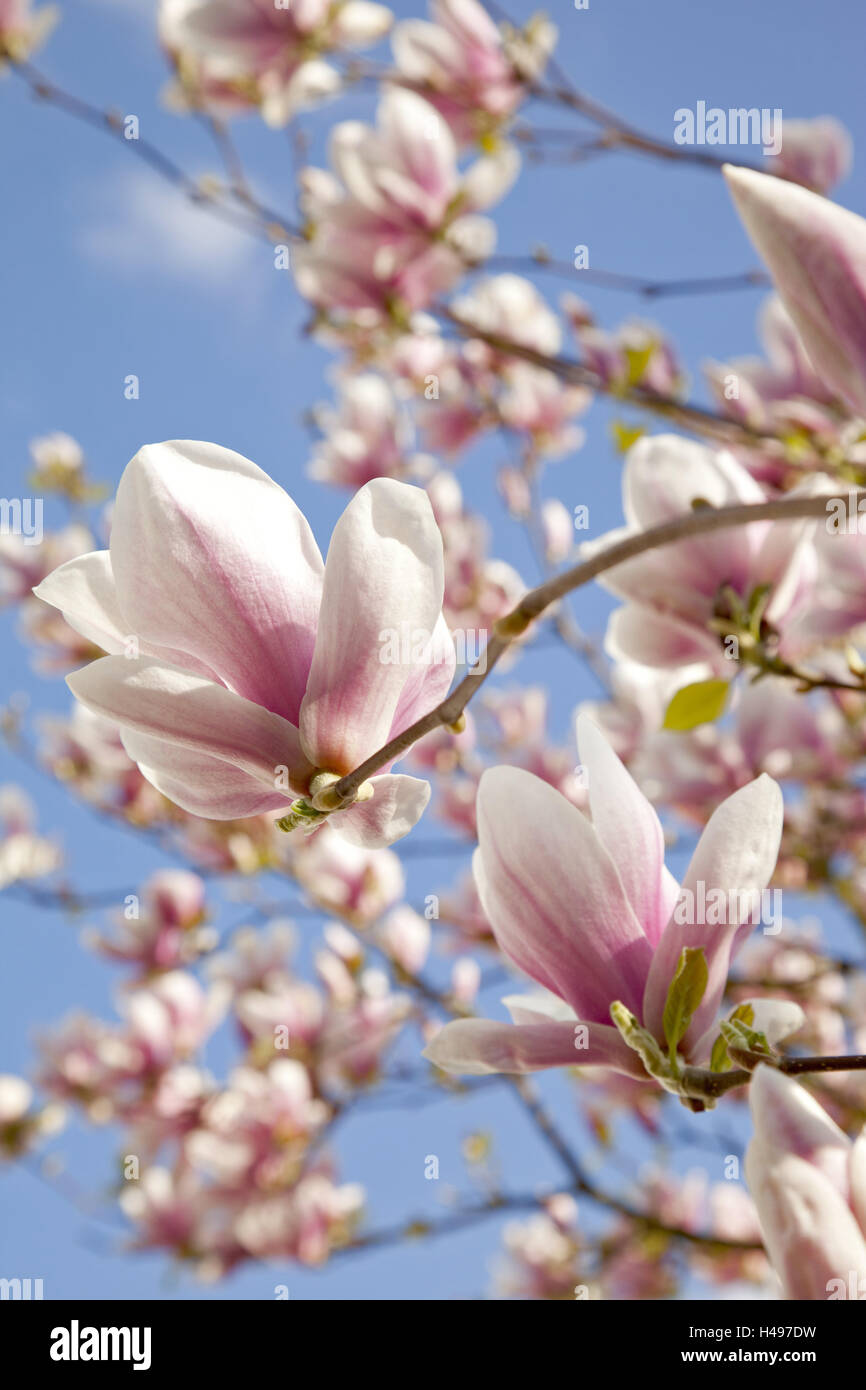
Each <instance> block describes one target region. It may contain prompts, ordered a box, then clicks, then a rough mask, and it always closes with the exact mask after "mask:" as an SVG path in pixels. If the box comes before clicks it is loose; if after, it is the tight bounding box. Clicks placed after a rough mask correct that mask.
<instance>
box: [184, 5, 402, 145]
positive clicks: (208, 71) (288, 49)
mask: <svg viewBox="0 0 866 1390" xmlns="http://www.w3.org/2000/svg"><path fill="white" fill-rule="evenodd" d="M391 21H392V15H391V12H390V10H388V9H387V8H386V7H385V6H384V5H378V4H373V3H371V0H337V3H336V4H334V3H333V0H281V3H280V4H274V3H261V0H161V5H160V12H159V35H160V39H161V42H162V44H163V46H164V47H165V48H166V49H167V51H168V53H169V54H170V55H171V57H172V59H173V61H174V63H175V65H176V67H177V69H178V76H179V80H180V87H179V92H178V93H177V97H178V98H179V99H180V100H181V101H183V100H186V101H187V102H190V103H191V104H193V105H200V104H204V105H206V106H209V107H211V108H212V109H214V108H215V109H217V110H221V111H223V112H227V113H231V112H232V111H233V110H235V109H240V110H242V109H243V108H244V107H245V106H259V107H260V108H261V113H262V117H263V118H264V120H265V121H266V122H267V123H268V125H274V126H281V125H285V124H286V122H287V121H288V120H289V119H290V117H291V116H292V115H293V114H294V113H295V112H296V111H298V110H303V109H305V108H306V107H309V106H314V105H315V104H316V103H317V102H318V101H321V100H322V99H323V98H324V97H328V96H332V95H333V94H334V93H335V92H337V91H338V90H339V88H340V84H341V79H340V74H339V73H338V72H337V70H336V68H334V67H332V66H331V65H330V64H329V63H327V62H326V61H325V60H324V58H323V56H322V55H323V54H324V53H328V52H329V51H333V50H339V49H341V48H363V47H366V46H368V45H369V44H372V43H375V42H376V41H377V40H378V39H380V38H382V37H383V36H384V35H385V34H386V33H387V32H388V29H389V28H390V26H391Z"/></svg>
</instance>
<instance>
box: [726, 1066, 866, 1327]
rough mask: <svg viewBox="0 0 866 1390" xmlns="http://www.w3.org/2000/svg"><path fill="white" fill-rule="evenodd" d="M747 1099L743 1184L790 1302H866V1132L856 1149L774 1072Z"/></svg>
mask: <svg viewBox="0 0 866 1390" xmlns="http://www.w3.org/2000/svg"><path fill="white" fill-rule="evenodd" d="M749 1091H750V1095H749V1103H750V1106H751V1110H752V1123H753V1125H754V1127H755V1132H754V1138H753V1139H752V1142H751V1144H750V1145H749V1149H748V1153H747V1154H746V1181H747V1182H748V1184H749V1189H750V1191H751V1193H752V1196H753V1197H754V1199H755V1204H756V1206H757V1208H758V1216H759V1218H760V1222H761V1231H762V1233H763V1237H764V1244H765V1245H766V1247H767V1253H768V1255H769V1257H770V1260H771V1262H772V1265H773V1268H774V1269H775V1271H776V1273H777V1274H778V1275H779V1278H780V1279H781V1281H782V1288H783V1290H784V1294H785V1297H786V1298H792V1299H815V1300H817V1299H831V1300H832V1299H848V1298H853V1299H857V1300H860V1301H866V1130H864V1131H863V1132H862V1133H861V1134H860V1136H859V1138H858V1139H856V1140H855V1141H854V1142H853V1143H852V1142H851V1140H850V1139H849V1138H848V1137H847V1135H846V1134H844V1133H843V1131H842V1130H841V1129H839V1127H838V1125H836V1124H834V1123H833V1121H832V1120H831V1119H830V1116H829V1115H828V1114H827V1113H826V1111H824V1110H822V1108H821V1106H820V1105H819V1104H818V1102H817V1101H816V1100H815V1099H814V1097H813V1096H811V1095H809V1092H808V1091H806V1090H804V1089H803V1087H802V1086H800V1085H799V1084H798V1083H797V1082H796V1081H794V1080H793V1079H792V1078H790V1077H786V1076H783V1075H782V1074H781V1073H780V1072H778V1071H776V1070H774V1069H773V1068H772V1067H766V1066H761V1067H758V1069H757V1071H756V1072H755V1074H754V1076H753V1077H752V1082H751V1085H750V1087H749Z"/></svg>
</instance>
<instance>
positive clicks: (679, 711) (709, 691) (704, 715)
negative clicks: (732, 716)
mask: <svg viewBox="0 0 866 1390" xmlns="http://www.w3.org/2000/svg"><path fill="white" fill-rule="evenodd" d="M728 684H729V683H728V681H723V680H718V679H715V678H714V679H712V680H706V681H695V682H694V684H693V685H684V686H683V688H682V690H678V691H677V693H676V695H674V696H673V698H672V699H671V702H670V704H669V705H668V707H667V710H666V712H665V720H664V726H663V727H664V728H665V729H676V730H678V731H679V732H681V733H683V732H685V731H686V730H687V729H696V728H697V726H698V725H699V724H711V723H712V722H713V720H714V719H718V718H719V715H720V714H721V713H722V711H723V710H724V708H725V701H726V700H727V698H728Z"/></svg>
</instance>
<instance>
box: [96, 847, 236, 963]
mask: <svg viewBox="0 0 866 1390" xmlns="http://www.w3.org/2000/svg"><path fill="white" fill-rule="evenodd" d="M141 897H142V898H143V900H144V901H143V903H140V902H139V897H138V895H137V894H136V895H132V896H131V897H130V898H127V900H126V902H125V904H124V909H123V912H122V913H119V914H118V915H117V930H116V932H115V933H114V934H113V935H112V936H110V937H105V936H101V935H99V934H98V933H90V934H89V935H88V937H87V944H88V945H89V946H92V947H93V948H94V949H95V950H96V951H97V952H99V954H100V955H103V956H106V957H107V958H108V959H109V960H115V961H122V962H124V963H128V964H135V965H137V966H138V967H139V968H140V969H141V970H142V972H144V973H148V972H150V971H159V970H171V969H174V968H175V967H177V966H182V965H188V964H189V963H190V962H191V961H194V960H196V959H197V957H198V956H200V955H202V954H204V953H205V952H206V951H209V950H211V949H212V947H213V945H214V943H215V939H216V938H215V933H214V932H213V931H212V930H210V929H207V928H203V927H202V926H201V923H202V920H203V918H204V906H205V902H204V897H205V886H204V882H203V880H202V879H201V878H199V876H198V874H193V873H190V872H188V871H187V870H185V869H163V870H162V871H161V872H160V873H156V874H154V875H153V877H152V878H151V879H149V880H148V882H147V883H146V884H145V885H144V888H143V889H142V892H141Z"/></svg>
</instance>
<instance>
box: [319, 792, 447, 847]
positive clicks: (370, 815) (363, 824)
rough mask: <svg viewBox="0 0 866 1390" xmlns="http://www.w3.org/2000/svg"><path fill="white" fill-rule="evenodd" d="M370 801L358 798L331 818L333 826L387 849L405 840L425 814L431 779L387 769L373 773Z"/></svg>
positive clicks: (355, 841) (353, 840)
mask: <svg viewBox="0 0 866 1390" xmlns="http://www.w3.org/2000/svg"><path fill="white" fill-rule="evenodd" d="M370 785H371V786H372V787H373V788H374V789H375V791H374V795H373V797H372V798H371V800H370V801H358V802H356V803H355V805H354V806H349V807H348V808H347V809H346V810H345V811H337V812H335V814H334V815H333V816H332V817H331V819H330V822H329V823H330V824H331V825H332V826H333V828H334V829H335V830H336V831H337V832H338V833H339V834H340V835H341V836H342V837H343V839H344V840H348V841H349V842H350V843H351V844H353V845H364V846H365V847H366V848H367V849H383V848H384V847H385V846H386V845H392V844H393V843H394V841H395V840H402V838H403V836H404V835H408V834H409V831H410V830H411V829H412V827H413V826H415V825H417V823H418V821H419V820H420V819H421V817H422V815H423V814H424V810H425V808H426V806H427V803H428V801H429V800H430V783H429V782H422V781H421V779H420V778H418V777H406V776H403V775H401V774H395V773H387V774H386V775H385V776H383V777H373V778H371V779H370Z"/></svg>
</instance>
